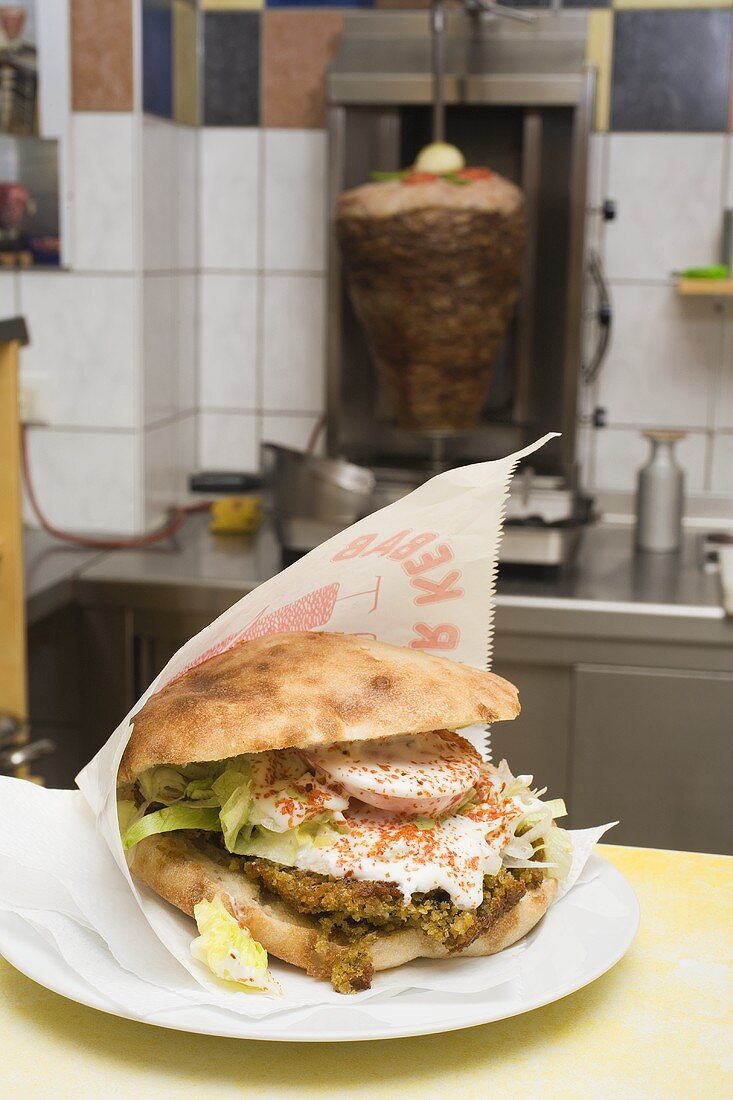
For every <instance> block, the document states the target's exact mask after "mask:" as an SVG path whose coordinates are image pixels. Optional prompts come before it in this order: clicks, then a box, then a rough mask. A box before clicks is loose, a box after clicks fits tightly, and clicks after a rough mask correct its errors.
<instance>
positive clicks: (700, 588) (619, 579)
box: [26, 516, 733, 643]
mask: <svg viewBox="0 0 733 1100" xmlns="http://www.w3.org/2000/svg"><path fill="white" fill-rule="evenodd" d="M26 567H27V599H28V609H29V620H30V621H36V620H37V619H39V618H40V617H41V616H42V615H43V614H47V613H48V612H49V611H50V610H53V609H54V608H56V607H58V606H61V605H62V604H63V603H64V602H68V601H69V600H70V599H72V597H74V598H77V599H78V600H80V601H81V602H82V603H83V604H86V605H93V604H95V603H96V602H98V601H99V602H102V603H104V604H106V605H110V604H111V605H115V606H135V607H144V608H145V609H147V610H156V609H158V610H161V611H163V610H165V611H174V610H176V611H181V610H185V611H187V612H191V613H195V614H203V615H210V616H212V617H213V616H214V615H216V614H218V613H220V612H221V611H222V610H224V609H225V608H226V607H228V606H229V605H230V604H231V603H233V602H234V601H235V600H236V599H238V598H239V597H241V596H242V595H243V594H244V593H246V592H249V591H251V589H253V588H255V587H256V586H257V585H258V584H261V583H262V582H263V581H264V580H266V579H267V578H268V577H271V576H272V575H273V574H274V573H276V572H278V571H279V570H280V569H281V568H282V558H281V554H280V548H279V545H278V543H277V540H276V538H275V536H274V533H273V532H272V529H271V528H270V527H269V526H268V525H265V526H263V528H262V529H261V530H260V531H259V532H258V534H257V535H254V536H238V535H227V536H224V535H219V536H213V535H211V534H210V533H209V531H208V526H207V520H206V518H205V517H198V516H196V517H192V518H191V519H190V520H189V522H188V523H187V525H186V526H185V528H184V529H183V530H182V531H181V532H180V534H179V535H178V536H177V537H176V539H175V540H173V541H172V542H171V543H170V544H168V545H164V546H162V547H159V548H150V549H146V550H118V551H112V552H106V553H100V552H98V551H88V550H76V549H74V548H70V547H66V546H63V545H62V544H59V543H56V542H54V540H53V539H51V538H49V536H47V535H45V534H44V533H43V532H39V531H34V530H30V531H28V532H26ZM496 604H497V618H498V620H499V621H500V622H501V624H502V625H504V626H509V625H511V626H512V627H513V628H516V627H518V626H520V625H521V624H522V623H523V622H524V621H525V620H526V619H527V616H528V615H529V617H530V618H531V628H532V629H533V630H536V629H538V628H539V627H540V626H541V623H542V621H543V620H546V621H547V623H552V629H553V632H554V631H555V630H556V629H557V627H558V617H559V618H560V619H563V618H565V617H567V616H569V615H570V616H572V619H573V628H574V629H576V628H577V626H578V621H579V619H586V620H587V621H588V623H591V622H594V621H595V622H597V621H598V617H599V616H600V617H602V618H603V620H604V623H605V625H606V627H607V628H609V629H612V630H615V629H618V628H622V629H624V630H627V629H628V624H629V622H630V620H631V619H633V620H634V621H635V622H637V626H638V629H641V630H643V631H644V632H645V633H646V632H647V631H649V630H652V631H655V632H658V631H660V630H661V631H662V633H663V634H664V635H667V634H669V633H670V631H673V632H674V633H675V634H677V635H679V633H680V631H682V633H683V634H684V635H685V636H686V638H687V639H689V640H693V639H694V638H696V637H702V636H703V635H704V636H705V637H706V638H708V639H710V640H713V639H715V640H716V641H723V640H724V639H726V638H727V639H729V640H730V641H731V642H732V643H733V622H730V621H728V620H726V619H725V618H724V615H723V611H722V608H721V604H720V587H719V581H718V578H717V577H716V576H715V575H710V574H706V573H704V572H703V571H702V570H701V568H700V565H699V536H698V535H689V534H688V535H687V536H686V538H685V541H684V546H683V549H682V551H681V553H680V554H669V555H667V554H641V555H640V554H635V553H634V551H633V542H632V532H631V530H630V529H629V528H625V527H604V526H597V527H593V528H590V529H589V530H588V531H587V533H586V534H585V536H584V538H583V541H582V544H581V547H580V550H579V552H578V555H577V557H576V559H575V561H574V563H573V564H572V565H571V566H569V567H567V568H566V569H565V570H564V571H563V572H561V573H559V574H557V575H554V574H550V575H526V574H523V575H521V576H520V575H516V574H512V573H510V572H508V571H503V572H502V573H501V574H500V577H499V584H498V592H497V599H496ZM609 624H610V625H609ZM613 624H616V626H614V625H613ZM622 624H625V625H622Z"/></svg>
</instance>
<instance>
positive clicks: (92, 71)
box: [69, 0, 134, 111]
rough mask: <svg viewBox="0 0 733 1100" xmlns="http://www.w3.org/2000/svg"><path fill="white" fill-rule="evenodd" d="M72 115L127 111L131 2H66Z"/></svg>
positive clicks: (130, 86)
mask: <svg viewBox="0 0 733 1100" xmlns="http://www.w3.org/2000/svg"><path fill="white" fill-rule="evenodd" d="M69 16H70V21H71V89H72V109H73V110H74V111H131V110H132V109H133V105H134V97H133V78H132V0H69Z"/></svg>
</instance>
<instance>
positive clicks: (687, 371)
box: [598, 284, 722, 427]
mask: <svg viewBox="0 0 733 1100" xmlns="http://www.w3.org/2000/svg"><path fill="white" fill-rule="evenodd" d="M613 309H614V328H613V338H612V343H611V348H610V351H609V354H608V358H607V360H606V362H605V364H604V366H603V369H602V372H601V375H600V380H599V386H598V402H599V404H600V405H603V406H604V407H605V408H606V409H607V410H608V420H609V423H610V424H612V425H613V424H646V425H657V426H667V427H671V426H683V427H707V424H708V416H709V412H710V402H711V392H712V386H713V380H714V376H715V367H716V364H717V362H718V358H719V355H720V346H721V338H722V330H721V324H722V322H721V320H720V317H719V315H718V314H717V313H716V312H715V309H714V307H713V306H712V305H711V304H710V303H709V302H706V301H701V300H696V301H691V300H689V299H682V298H680V297H678V296H677V295H676V294H675V293H674V290H673V289H672V288H671V287H661V286H660V287H657V286H630V285H618V284H617V285H616V286H614V287H613Z"/></svg>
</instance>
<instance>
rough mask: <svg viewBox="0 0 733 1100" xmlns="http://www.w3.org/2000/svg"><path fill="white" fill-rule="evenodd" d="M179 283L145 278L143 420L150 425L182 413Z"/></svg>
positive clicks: (164, 277)
mask: <svg viewBox="0 0 733 1100" xmlns="http://www.w3.org/2000/svg"><path fill="white" fill-rule="evenodd" d="M175 311H176V280H175V277H174V276H173V275H168V274H159V275H152V274H148V275H145V276H144V277H143V364H144V367H143V416H144V422H145V424H150V423H151V422H154V421H156V420H162V419H163V418H164V417H170V416H173V415H174V414H175V413H177V412H178V374H177V369H176V327H175Z"/></svg>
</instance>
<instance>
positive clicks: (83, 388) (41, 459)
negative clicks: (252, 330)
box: [0, 0, 199, 534]
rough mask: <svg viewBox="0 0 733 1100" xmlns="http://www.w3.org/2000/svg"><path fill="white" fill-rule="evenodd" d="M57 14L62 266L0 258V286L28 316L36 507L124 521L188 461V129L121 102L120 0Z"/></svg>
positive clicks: (137, 520)
mask: <svg viewBox="0 0 733 1100" xmlns="http://www.w3.org/2000/svg"><path fill="white" fill-rule="evenodd" d="M69 17H70V29H71V35H70V37H71V42H72V53H71V59H72V64H71V73H72V84H71V89H70V93H69V104H68V105H67V118H66V121H65V123H64V125H63V127H62V132H61V133H60V138H61V144H62V150H63V156H64V157H65V158H66V161H67V163H68V173H67V175H68V178H67V180H66V186H65V188H64V192H63V194H62V201H63V205H64V213H65V224H66V227H67V232H66V235H65V238H64V242H63V246H64V248H63V253H64V262H65V269H64V270H61V271H46V272H42V271H31V272H27V273H26V272H23V273H21V274H11V273H3V274H0V302H1V303H2V307H3V312H4V313H5V315H7V313H8V312H20V313H22V314H24V316H25V317H26V319H27V321H28V325H29V329H30V334H31V344H30V346H29V347H28V348H27V349H26V350H25V351H24V353H23V357H22V369H23V371H24V372H26V373H27V374H31V375H33V374H35V375H36V376H39V375H40V376H41V377H43V378H44V379H45V380H46V382H47V384H48V387H49V398H48V401H47V402H46V407H47V409H48V410H49V411H50V423H49V424H48V425H44V426H42V427H33V428H31V429H30V436H29V450H30V461H31V468H32V473H33V478H34V482H35V487H36V491H37V494H38V497H39V500H40V502H41V505H42V507H43V508H44V510H45V511H46V513H47V515H48V516H49V518H50V519H51V520H52V521H53V522H55V523H56V524H58V525H60V526H62V527H66V528H76V529H84V530H91V531H113V532H120V533H125V534H129V533H133V532H138V531H141V530H144V529H146V528H149V527H150V526H152V525H154V524H156V523H158V522H159V521H160V519H161V518H162V516H163V515H164V514H165V511H166V509H167V507H168V506H169V505H170V504H171V503H172V502H174V501H176V500H179V499H180V498H181V496H182V495H183V492H184V489H185V478H186V475H187V474H188V473H189V472H190V471H191V470H192V469H193V468H194V467H195V465H196V462H197V448H198V438H197V436H198V425H197V418H196V408H197V385H198V383H197V354H198V350H197V340H198V334H197V328H196V318H197V290H198V286H197V280H198V144H199V130H198V128H196V127H192V126H186V125H183V124H179V123H177V122H173V121H171V120H164V119H161V118H157V117H153V116H150V115H145V114H143V113H142V112H141V111H140V110H139V109H135V108H136V106H137V107H139V105H138V104H136V101H135V96H134V84H135V81H134V78H133V75H134V68H135V65H134V60H135V50H134V48H133V45H134V33H133V27H134V24H135V19H134V5H133V4H128V3H126V2H120V0H114V2H111V3H107V2H106V0H103V2H101V3H99V2H97V0H95V3H94V4H88V3H86V0H71V3H70V10H69ZM137 83H138V85H139V83H140V81H139V79H138V81H137ZM72 106H73V107H74V110H70V108H71V107H72ZM41 121H42V125H43V121H44V120H43V119H42V120H41ZM26 515H27V518H28V519H29V521H30V522H34V521H33V517H32V516H31V515H30V513H29V512H28V509H27V508H26Z"/></svg>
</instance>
